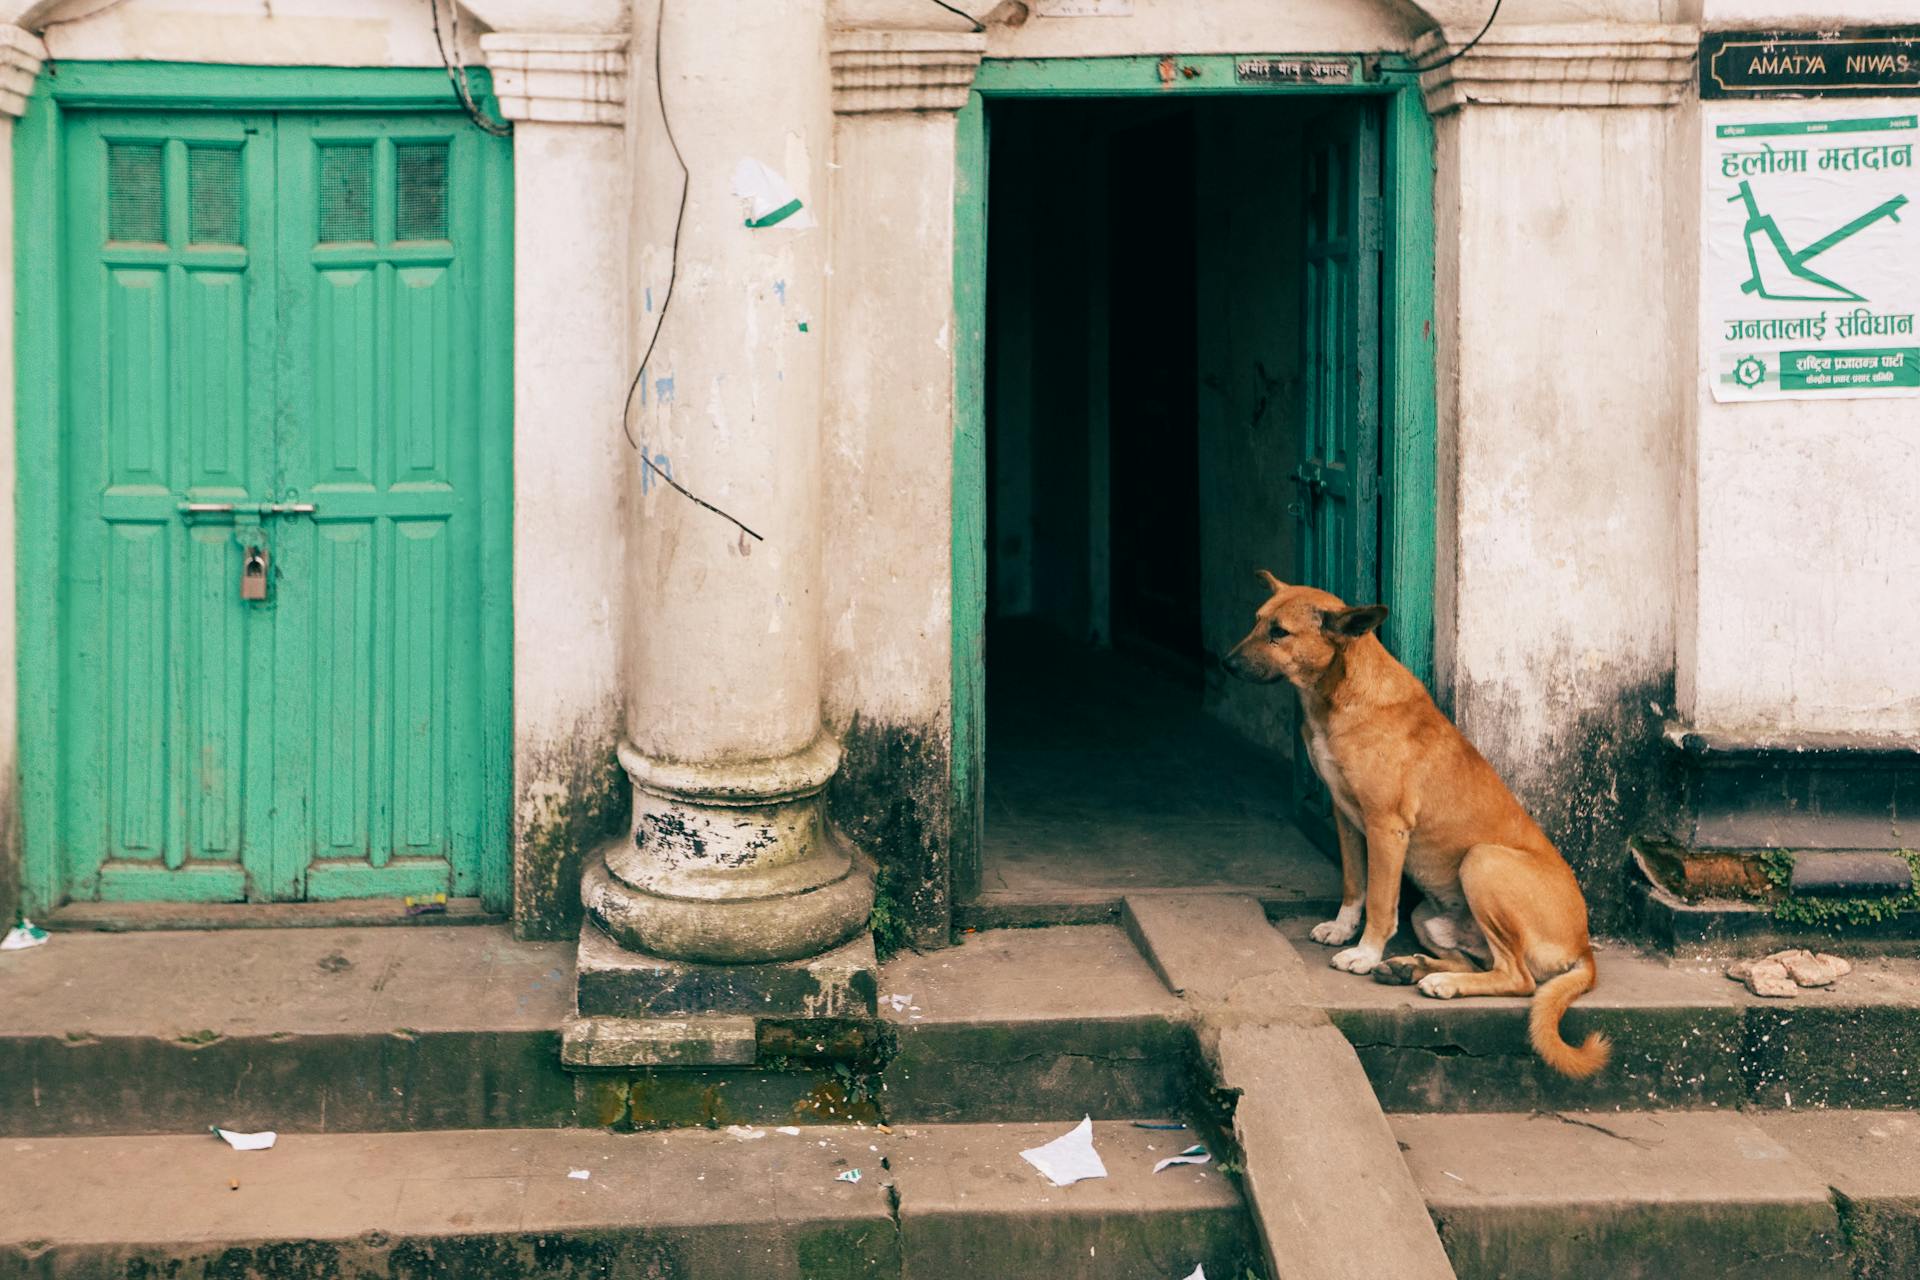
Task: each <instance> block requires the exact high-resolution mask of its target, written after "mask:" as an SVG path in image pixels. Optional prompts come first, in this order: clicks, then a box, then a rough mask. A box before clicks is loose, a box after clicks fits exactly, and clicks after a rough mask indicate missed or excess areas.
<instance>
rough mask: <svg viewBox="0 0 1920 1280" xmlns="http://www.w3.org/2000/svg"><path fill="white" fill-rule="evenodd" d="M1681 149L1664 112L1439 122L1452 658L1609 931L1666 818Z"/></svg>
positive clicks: (1467, 702) (1469, 722)
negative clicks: (1672, 182)
mask: <svg viewBox="0 0 1920 1280" xmlns="http://www.w3.org/2000/svg"><path fill="white" fill-rule="evenodd" d="M1671 129H1672V119H1671V116H1670V114H1669V113H1667V112H1665V111H1663V110H1659V109H1625V110H1591V109H1562V108H1507V107H1492V106H1475V107H1469V108H1467V109H1466V110H1463V111H1458V112H1454V113H1452V114H1450V115H1447V116H1444V117H1442V118H1441V119H1440V120H1439V121H1438V136H1439V145H1440V157H1439V158H1440V165H1439V172H1440V175H1441V180H1440V186H1439V194H1438V196H1437V199H1436V206H1437V208H1436V211H1437V213H1438V214H1439V221H1438V226H1437V228H1436V231H1437V235H1438V237H1439V241H1440V245H1441V246H1442V252H1441V255H1440V262H1441V274H1440V276H1439V279H1438V282H1437V283H1438V297H1437V307H1436V316H1437V319H1438V323H1439V325H1440V344H1439V345H1440V348H1441V350H1443V351H1449V350H1450V351H1451V356H1450V359H1448V360H1446V361H1445V363H1444V365H1443V368H1442V371H1441V372H1442V381H1441V425H1442V440H1443V456H1447V457H1449V460H1450V462H1451V466H1450V467H1446V468H1443V478H1444V479H1446V480H1447V481H1448V482H1449V483H1450V484H1451V486H1452V487H1451V492H1450V493H1446V494H1444V496H1443V509H1444V507H1445V506H1448V505H1450V506H1451V511H1450V513H1449V514H1450V516H1451V519H1448V520H1443V522H1442V526H1441V529H1442V536H1443V539H1444V537H1445V535H1446V534H1447V533H1448V532H1449V528H1450V530H1451V532H1452V534H1453V535H1454V538H1455V539H1456V541H1455V544H1454V546H1453V548H1452V549H1451V553H1450V558H1451V561H1452V563H1451V566H1450V569H1451V571H1450V572H1449V573H1443V575H1442V580H1443V584H1444V585H1445V587H1446V588H1447V590H1448V598H1446V599H1445V600H1443V602H1442V607H1441V609H1440V611H1439V612H1440V617H1441V619H1442V621H1443V624H1450V625H1448V626H1446V627H1445V629H1444V630H1443V634H1442V639H1441V643H1440V646H1439V649H1440V653H1441V656H1442V661H1443V663H1449V665H1450V668H1451V675H1452V682H1451V683H1452V692H1453V702H1454V711H1455V715H1456V717H1457V719H1458V721H1459V723H1460V725H1461V727H1462V729H1464V730H1465V732H1466V733H1467V735H1468V737H1470V738H1471V739H1473V740H1474V742H1475V743H1476V744H1477V745H1478V746H1479V747H1480V749H1481V750H1482V751H1483V752H1484V753H1485V754H1486V755H1487V756H1488V757H1489V759H1490V760H1492V762H1493V763H1494V764H1495V765H1496V766H1497V767H1498V768H1500V770H1501V771H1502V773H1503V774H1504V775H1505V776H1506V777H1507V779H1508V780H1509V782H1511V783H1512V784H1513V785H1514V786H1515V787H1516V788H1517V790H1518V791H1519V792H1520V794H1521V795H1522V797H1523V798H1524V799H1526V800H1527V801H1529V802H1530V804H1531V806H1532V808H1533V809H1534V811H1535V813H1536V814H1537V816H1538V817H1539V818H1540V819H1541V821H1542V823H1543V825H1544V826H1545V827H1546V829H1547V831H1548V833H1549V834H1550V835H1552V836H1553V837H1554V839H1555V840H1556V841H1558V842H1559V843H1560V845H1561V848H1562V850H1563V851H1564V852H1565V853H1566V854H1567V856H1568V859H1569V861H1571V862H1572V863H1573V865H1574V867H1575V869H1576V870H1577V871H1579V873H1580V875H1581V880H1582V883H1583V885H1584V886H1585V888H1586V891H1587V894H1588V897H1589V900H1590V901H1591V903H1592V904H1593V907H1594V910H1595V914H1596V916H1597V917H1598V919H1599V921H1600V922H1601V923H1602V924H1605V923H1606V922H1607V920H1608V917H1609V914H1610V909H1611V906H1612V904H1613V903H1614V902H1615V901H1616V900H1617V895H1618V883H1619V876H1620V869H1621V866H1622V864H1623V859H1624V851H1625V841H1626V837H1627V836H1628V835H1629V834H1631V833H1632V832H1634V831H1636V830H1639V829H1640V828H1641V826H1642V824H1643V822H1644V821H1645V820H1646V818H1647V815H1648V813H1649V811H1650V809H1651V808H1652V807H1653V806H1655V805H1656V804H1657V803H1658V802H1659V800H1660V792H1659V788H1658V777H1657V773H1658V767H1659V747H1658V732H1659V726H1660V723H1661V719H1662V716H1663V715H1664V714H1665V712H1666V709H1667V708H1668V707H1669V705H1670V703H1671V699H1672V689H1673V668H1674V602H1675V600H1676V597H1677V594H1678V585H1677V566H1678V563H1679V553H1680V548H1679V547H1678V545H1677V543H1676V539H1677V531H1678V528H1679V519H1680V517H1679V498H1680V495H1679V486H1678V475H1679V469H1680V464H1681V453H1682V449H1681V441H1682V435H1681V426H1682V422H1683V415H1684V404H1685V400H1684V397H1685V396H1686V394H1687V393H1686V386H1685V383H1684V381H1683V380H1682V378H1681V376H1680V371H1676V369H1675V368H1674V362H1673V359H1672V355H1671V343H1672V339H1673V323H1672V317H1671V316H1670V314H1669V311H1670V306H1669V297H1670V292H1671V291H1670V289H1669V273H1670V271H1671V270H1672V267H1671V265H1670V261H1669V249H1670V246H1671V245H1672V244H1673V242H1674V236H1675V231H1674V229H1673V228H1672V227H1671V226H1670V225H1669V222H1668V209H1667V202H1666V192H1665V187H1664V180H1665V174H1666V172H1667V160H1668V148H1669V142H1670V135H1671ZM1685 367H1686V366H1685V365H1682V370H1681V371H1684V369H1685ZM1447 444H1451V446H1452V447H1451V449H1448V448H1447V447H1446V445H1447ZM1441 554H1442V556H1443V557H1448V556H1449V551H1448V549H1447V546H1446V542H1445V541H1444V540H1443V542H1442V551H1441ZM1449 660H1450V662H1449Z"/></svg>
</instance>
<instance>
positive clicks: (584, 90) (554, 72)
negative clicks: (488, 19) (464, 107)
mask: <svg viewBox="0 0 1920 1280" xmlns="http://www.w3.org/2000/svg"><path fill="white" fill-rule="evenodd" d="M480 48H481V50H482V51H483V52H484V53H485V54H486V59H487V67H488V68H489V69H490V70H491V71H492V72H493V92H494V96H495V97H496V98H498V99H499V101H500V112H501V114H502V115H504V116H506V118H507V119H509V120H525V121H529V122H535V123H541V124H611V125H617V124H624V123H625V122H626V116H627V111H626V103H627V38H626V37H625V36H624V35H566V34H538V33H531V32H519V31H512V32H491V33H488V34H486V35H483V36H481V37H480Z"/></svg>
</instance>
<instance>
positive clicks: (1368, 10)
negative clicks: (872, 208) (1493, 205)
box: [835, 0, 1479, 58]
mask: <svg viewBox="0 0 1920 1280" xmlns="http://www.w3.org/2000/svg"><path fill="white" fill-rule="evenodd" d="M928 7H930V6H928V5H927V3H926V0H839V3H837V4H836V5H835V14H836V17H837V18H838V19H839V20H840V21H843V22H862V23H873V24H880V25H888V24H894V23H898V24H900V25H905V26H927V25H931V24H932V23H933V22H939V21H942V19H940V18H938V17H937V16H935V17H934V18H931V19H930V18H929V17H928V16H927V13H926V10H927V8H928ZM958 7H960V8H963V9H965V10H967V11H968V12H970V13H974V14H977V15H980V16H981V17H983V18H986V17H991V18H992V19H993V21H992V22H991V24H990V25H989V27H988V43H987V56H988V57H990V58H1053V57H1099V56H1110V55H1114V54H1141V53H1152V54H1161V53H1169V52H1173V51H1176V50H1177V51H1179V52H1181V53H1231V52H1236V51H1269V50H1288V51H1297V52H1305V51H1310V50H1319V49H1326V50H1334V49H1339V50H1348V49H1395V48H1402V47H1404V46H1405V45H1406V43H1407V42H1408V41H1409V40H1411V39H1412V38H1413V36H1414V35H1416V34H1417V33H1418V32H1419V31H1421V30H1424V29H1425V28H1426V27H1427V26H1429V25H1431V24H1430V22H1429V21H1428V20H1427V19H1424V18H1423V17H1422V16H1421V15H1420V11H1419V9H1417V8H1416V7H1415V6H1413V5H1412V4H1407V3H1401V2H1399V0H1355V2H1354V3H1346V4H1324V3H1323V4H1289V5H1280V4H1273V3H1271V0H1206V2H1205V3H1200V2H1199V0H1134V2H1133V5H1132V9H1133V12H1132V13H1131V14H1130V15H1129V16H1125V17H1076V18H1056V17H1045V16H1040V15H1041V14H1042V13H1043V12H1044V10H1045V8H1046V6H1045V4H1044V3H1036V2H1035V0H1026V2H1025V3H1024V5H1009V4H1002V3H1001V0H964V3H961V4H960V5H959V6H958ZM1428 7H1429V8H1434V9H1444V8H1446V5H1444V4H1438V5H1429V6H1428ZM1456 7H1459V8H1461V9H1473V8H1476V7H1477V0H1475V3H1463V4H1460V5H1458V6H1456ZM1466 20H1467V19H1466V18H1465V17H1464V16H1463V17H1462V18H1461V19H1460V21H1463V22H1464V21H1466ZM1473 20H1474V21H1476V22H1477V21H1479V18H1475V19H1473ZM945 21H949V22H952V23H955V24H957V23H958V21H959V20H958V19H946V20H945ZM1016 24H1017V25H1016Z"/></svg>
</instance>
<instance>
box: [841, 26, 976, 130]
mask: <svg viewBox="0 0 1920 1280" xmlns="http://www.w3.org/2000/svg"><path fill="white" fill-rule="evenodd" d="M986 51H987V37H986V36H985V35H984V34H980V33H974V32H965V31H876V30H856V31H836V32H834V33H833V44H832V60H833V109H834V111H835V112H837V113H838V114H840V115H860V114H866V113H871V112H877V111H958V110H959V109H960V108H962V107H964V106H966V105H967V94H968V92H969V91H971V89H972V88H973V76H974V72H975V71H977V70H978V69H979V66H980V59H981V58H982V57H983V56H985V54H986Z"/></svg>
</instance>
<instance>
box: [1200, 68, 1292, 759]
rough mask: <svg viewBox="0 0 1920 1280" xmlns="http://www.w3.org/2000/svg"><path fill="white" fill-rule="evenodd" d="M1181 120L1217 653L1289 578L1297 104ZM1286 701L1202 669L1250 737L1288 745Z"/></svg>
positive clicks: (1204, 594)
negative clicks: (1275, 578)
mask: <svg viewBox="0 0 1920 1280" xmlns="http://www.w3.org/2000/svg"><path fill="white" fill-rule="evenodd" d="M1195 123H1196V127H1195V138H1196V140H1197V145H1198V152H1197V154H1196V156H1195V166H1196V173H1197V176H1198V181H1197V182H1196V183H1195V184H1194V190H1195V191H1196V193H1197V198H1198V201H1199V207H1198V217H1197V230H1198V236H1197V240H1198V251H1199V255H1200V258H1199V290H1200V306H1199V319H1200V332H1199V359H1200V495H1201V499H1200V607H1201V619H1200V625H1201V642H1202V644H1203V645H1204V646H1205V648H1206V651H1207V652H1208V653H1211V654H1216V655H1217V654H1223V653H1225V652H1226V651H1227V650H1228V649H1230V648H1232V647H1233V646H1234V645H1235V644H1237V643H1239V641H1240V639H1241V637H1243V636H1244V635H1246V633H1247V628H1248V627H1249V626H1251V625H1252V620H1253V611H1254V609H1256V608H1257V607H1258V606H1259V605H1260V603H1261V602H1262V600H1263V599H1264V597H1265V594H1266V592H1265V588H1264V587H1263V586H1262V585H1261V584H1260V582H1259V581H1258V580H1257V579H1256V578H1255V577H1254V570H1255V569H1268V570H1270V571H1272V572H1273V573H1275V574H1278V575H1279V576H1280V577H1281V578H1284V579H1288V580H1291V574H1292V572H1293V568H1294V563H1295V558H1296V556H1297V555H1298V553H1299V525H1298V522H1297V521H1296V520H1295V519H1294V517H1293V516H1292V515H1290V514H1288V512H1287V504H1288V503H1289V502H1291V501H1293V500H1294V498H1295V496H1296V493H1295V486H1294V483H1293V480H1292V479H1291V476H1292V472H1293V468H1294V466H1295V464H1296V463H1297V461H1298V459H1299V457H1300V422H1299V393H1300V320H1301V298H1300V287H1301V258H1300V253H1301V249H1302V247H1303V239H1302V236H1303V229H1302V225H1301V215H1302V210H1301V200H1300V191H1301V184H1300V181H1299V173H1300V166H1299V140H1300V125H1299V114H1298V112H1297V111H1294V110H1291V109H1289V108H1288V107H1286V106H1285V105H1283V104H1280V103H1274V102H1255V103H1239V102H1229V101H1211V102H1207V103H1203V104H1201V108H1200V111H1199V118H1198V119H1197V121H1196V122H1195ZM1294 706H1295V700H1294V699H1293V698H1290V697H1275V696H1274V691H1273V690H1271V689H1265V688H1261V687H1258V686H1255V685H1250V684H1247V683H1245V682H1244V681H1239V680H1228V679H1210V680H1209V681H1208V684H1207V708H1208V710H1209V711H1211V712H1212V713H1213V714H1214V715H1216V716H1218V717H1219V718H1220V719H1221V720H1223V721H1224V722H1226V723H1227V724H1229V725H1231V726H1232V727H1233V728H1235V729H1237V730H1238V731H1239V732H1241V733H1243V734H1245V735H1246V736H1247V737H1249V738H1251V739H1252V740H1253V741H1255V742H1258V743H1260V744H1262V745H1263V746H1266V747H1269V748H1272V749H1274V750H1276V751H1279V752H1282V753H1284V754H1289V755H1290V754H1291V753H1292V750H1293V718H1294Z"/></svg>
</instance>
